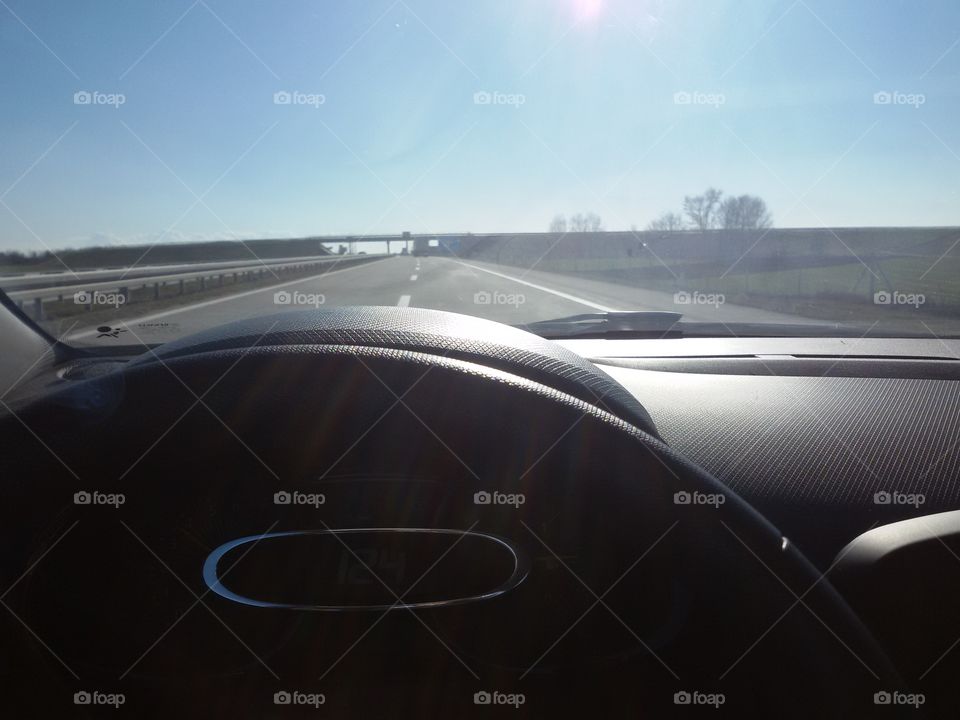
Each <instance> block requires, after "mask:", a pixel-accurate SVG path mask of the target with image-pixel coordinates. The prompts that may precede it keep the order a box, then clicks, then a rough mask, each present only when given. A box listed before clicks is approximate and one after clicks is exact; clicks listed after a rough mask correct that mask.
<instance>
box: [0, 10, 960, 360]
mask: <svg viewBox="0 0 960 720" xmlns="http://www.w3.org/2000/svg"><path fill="white" fill-rule="evenodd" d="M0 6H2V7H0V34H2V40H3V41H2V43H0V62H2V65H3V67H4V68H6V70H7V71H6V72H4V73H3V74H2V77H0V87H2V92H3V97H4V103H3V111H2V112H0V134H2V137H3V142H2V145H0V251H2V254H0V288H2V289H3V290H4V291H5V292H6V293H7V295H8V296H9V297H10V299H11V300H12V301H13V302H15V303H16V304H18V305H19V306H20V307H21V308H22V309H23V310H24V312H25V313H27V314H28V315H29V316H30V317H32V318H33V319H35V320H36V321H37V322H39V323H40V324H41V326H43V327H44V328H45V329H46V330H48V331H49V332H50V333H51V334H52V335H54V336H56V337H59V338H63V339H64V340H65V341H66V342H69V343H73V344H79V345H92V346H98V347H106V346H110V345H114V346H117V345H141V344H148V345H149V344H154V343H162V342H166V341H168V340H170V339H173V338H176V337H178V336H181V335H184V334H187V333H190V332H195V331H198V330H202V329H205V328H208V327H212V326H215V325H218V324H221V323H224V322H227V321H231V320H238V319H243V318H249V317H252V316H258V315H266V314H272V313H276V312H279V311H284V310H311V309H314V308H324V307H333V306H347V305H387V306H409V307H420V308H434V309H440V310H449V311H452V312H458V313H466V314H470V315H476V316H481V317H486V318H490V319H493V320H497V321H500V322H504V323H508V324H511V325H520V326H528V327H531V329H533V330H534V331H537V332H541V333H542V334H544V335H547V336H562V335H565V334H566V333H565V332H564V328H565V327H566V326H567V324H568V323H567V321H565V320H564V319H565V318H570V317H571V316H574V317H576V316H583V315H584V314H602V313H607V312H610V311H631V312H637V311H641V312H642V311H654V312H657V313H659V315H658V316H656V317H654V318H653V321H641V322H639V324H638V325H636V326H630V325H628V326H624V325H623V324H622V323H621V324H619V325H617V327H619V330H620V331H621V332H622V331H629V330H630V328H631V327H636V329H637V332H638V333H645V334H646V335H649V334H651V333H652V334H656V333H660V332H663V331H665V330H666V329H668V328H669V327H672V326H673V325H674V324H675V323H676V322H677V320H676V317H675V316H674V321H673V322H671V323H670V324H669V325H668V326H666V327H664V326H662V325H658V324H657V322H655V321H656V318H657V317H660V318H662V317H669V316H667V315H665V313H679V314H680V319H679V323H680V325H681V326H682V325H683V324H684V323H693V324H694V325H695V327H696V329H697V332H698V333H699V334H701V335H710V334H712V333H716V334H717V335H730V334H734V335H736V334H739V333H748V334H753V335H757V334H760V335H762V334H764V333H765V332H767V333H769V334H772V335H791V334H794V333H796V334H804V333H805V334H808V335H809V334H817V332H819V330H818V326H822V327H823V329H824V332H827V330H828V329H829V331H830V332H832V333H834V334H836V333H840V334H847V335H850V336H864V335H868V334H873V335H890V336H900V335H903V336H917V335H922V336H926V337H932V338H947V337H957V336H960V317H958V315H960V248H958V247H957V246H958V245H960V229H958V227H957V225H958V223H960V220H958V208H960V189H958V188H960V184H958V178H960V125H958V123H957V122H956V118H957V117H958V116H960V94H958V93H960V91H958V87H960V84H958V79H960V40H958V37H957V32H958V28H960V4H958V3H957V2H955V0H930V1H929V2H923V3H915V2H900V1H894V2H883V3H878V2H875V1H874V0H862V1H858V2H844V3H837V2H830V1H827V0H801V1H799V2H794V1H793V0H769V1H757V2H748V3H745V2H733V1H732V0H731V1H723V0H702V1H696V2H694V1H683V0H677V1H676V2H667V1H666V0H502V1H499V2H494V1H488V0H476V1H475V2H470V3H457V2H441V1H439V0H398V1H396V2H391V1H389V0H384V1H383V2H378V1H374V2H367V3H352V2H345V1H344V2H339V1H337V2H325V3H315V2H306V1H304V0H291V1H290V2H283V3H275V2H264V1H262V0H242V1H237V0H231V1H230V2H227V1H226V0H199V1H198V2H192V1H191V0H182V1H175V2H166V3H105V2H94V3H60V2H57V3H54V2H48V1H46V0H39V1H38V0H5V1H4V2H2V3H0ZM548 320H550V321H553V320H557V322H550V323H543V321H548ZM570 322H573V323H575V325H574V326H575V327H580V326H582V322H583V320H582V319H581V320H580V321H576V320H573V321H570ZM532 323H542V324H540V325H532ZM577 323H579V324H577ZM603 328H604V324H603V323H599V324H597V326H596V329H597V330H598V331H599V332H601V333H602V332H603Z"/></svg>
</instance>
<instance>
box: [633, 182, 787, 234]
mask: <svg viewBox="0 0 960 720" xmlns="http://www.w3.org/2000/svg"><path fill="white" fill-rule="evenodd" d="M772 225H773V218H772V217H771V216H770V212H769V211H768V210H767V203H765V202H764V201H763V199H762V198H759V197H757V196H756V195H729V196H727V197H724V196H723V190H718V189H717V188H707V190H706V191H705V192H703V193H702V194H700V195H687V196H686V197H684V198H683V212H682V213H675V212H668V213H664V214H663V215H661V216H660V217H658V218H657V219H656V220H654V221H653V222H651V223H650V225H648V226H647V229H648V230H657V231H660V232H677V231H679V230H699V231H700V232H706V231H707V230H764V229H766V228H768V227H771V226H772Z"/></svg>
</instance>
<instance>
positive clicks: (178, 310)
mask: <svg viewBox="0 0 960 720" xmlns="http://www.w3.org/2000/svg"><path fill="white" fill-rule="evenodd" d="M373 264H374V263H362V264H361V265H352V266H350V267H345V268H343V269H341V270H331V271H329V272H325V273H320V274H319V275H311V276H310V277H305V278H299V279H297V280H287V281H286V282H282V283H279V284H277V285H270V286H269V287H265V288H257V289H256V290H247V291H245V292H242V293H237V294H236V295H225V296H224V297H218V298H214V299H213V300H204V301H202V302H198V303H194V304H192V305H184V306H183V307H178V308H173V309H172V310H164V311H163V312H158V313H154V314H153V315H142V316H141V317H136V318H130V319H129V320H120V324H121V325H130V324H132V323H142V322H150V321H151V320H157V319H159V318H165V317H169V316H170V315H176V314H177V313H182V312H187V311H188V310H197V309H198V308H203V307H208V306H210V305H217V304H218V303H222V302H229V301H230V300H236V299H237V298H242V297H247V296H248V295H256V294H257V293H262V292H270V291H271V290H276V289H277V288H282V287H287V286H288V285H296V284H297V283H305V282H310V281H311V280H316V279H317V278H322V277H326V276H327V275H338V274H339V273H345V272H349V271H350V270H357V269H358V268H362V267H367V266H368V265H373ZM282 309H283V306H280V305H278V306H277V310H282ZM97 332H99V331H98V330H97V329H96V328H93V329H92V330H84V331H83V332H78V333H74V334H73V335H71V336H70V337H69V338H68V340H75V339H77V338H82V337H87V336H88V335H94V334H96V333H97Z"/></svg>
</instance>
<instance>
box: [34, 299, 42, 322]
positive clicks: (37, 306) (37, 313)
mask: <svg viewBox="0 0 960 720" xmlns="http://www.w3.org/2000/svg"><path fill="white" fill-rule="evenodd" d="M33 319H34V320H43V300H42V299H41V298H34V299H33Z"/></svg>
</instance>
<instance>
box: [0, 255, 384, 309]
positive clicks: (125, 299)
mask: <svg viewBox="0 0 960 720" xmlns="http://www.w3.org/2000/svg"><path fill="white" fill-rule="evenodd" d="M383 257H387V256H386V255H353V256H349V257H345V256H342V255H337V256H331V257H329V258H322V259H317V260H313V261H306V262H304V261H301V262H283V263H264V264H262V265H260V266H258V267H250V266H249V265H246V264H245V265H243V266H240V267H232V268H231V267H220V268H210V269H207V270H200V271H196V272H178V273H169V274H157V275H152V276H149V277H136V278H124V279H120V280H110V281H105V282H94V283H85V284H72V285H58V286H53V287H45V288H34V289H29V290H13V291H10V292H8V293H7V295H8V297H10V298H11V299H12V300H14V301H15V302H16V303H17V305H18V306H19V307H20V309H21V310H23V311H24V312H26V313H27V314H28V315H30V316H31V318H32V319H34V320H37V321H40V320H43V319H44V318H45V316H44V305H45V303H48V302H64V301H71V300H72V302H73V303H74V304H76V305H81V306H83V307H84V310H85V311H86V312H91V311H93V309H94V308H98V307H110V306H113V307H119V306H121V305H126V304H129V303H130V302H131V300H132V298H133V291H135V290H148V289H149V290H150V291H151V292H150V293H149V294H148V296H147V298H145V299H143V298H142V297H141V299H140V300H139V302H150V301H158V300H160V299H161V298H162V297H176V296H180V295H184V294H185V290H186V287H187V283H194V284H195V285H196V286H197V287H196V290H197V292H204V291H205V290H208V289H212V288H219V287H224V286H225V284H239V283H244V282H254V281H261V280H265V279H268V278H269V277H270V276H271V275H272V276H274V277H275V278H276V279H278V280H279V279H281V278H282V277H284V276H289V275H295V274H302V273H305V272H308V271H310V270H312V269H314V270H317V271H318V272H319V271H320V268H322V267H324V266H330V265H343V266H344V267H348V266H350V265H356V264H358V263H363V262H369V261H372V260H379V259H381V258H383ZM228 278H229V280H230V282H229V283H225V280H226V279H228ZM65 279H72V278H65ZM171 285H172V286H174V287H175V288H176V290H175V292H174V293H173V294H172V295H170V294H167V295H164V293H163V290H162V289H163V288H165V287H168V286H171ZM141 295H142V293H141Z"/></svg>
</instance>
